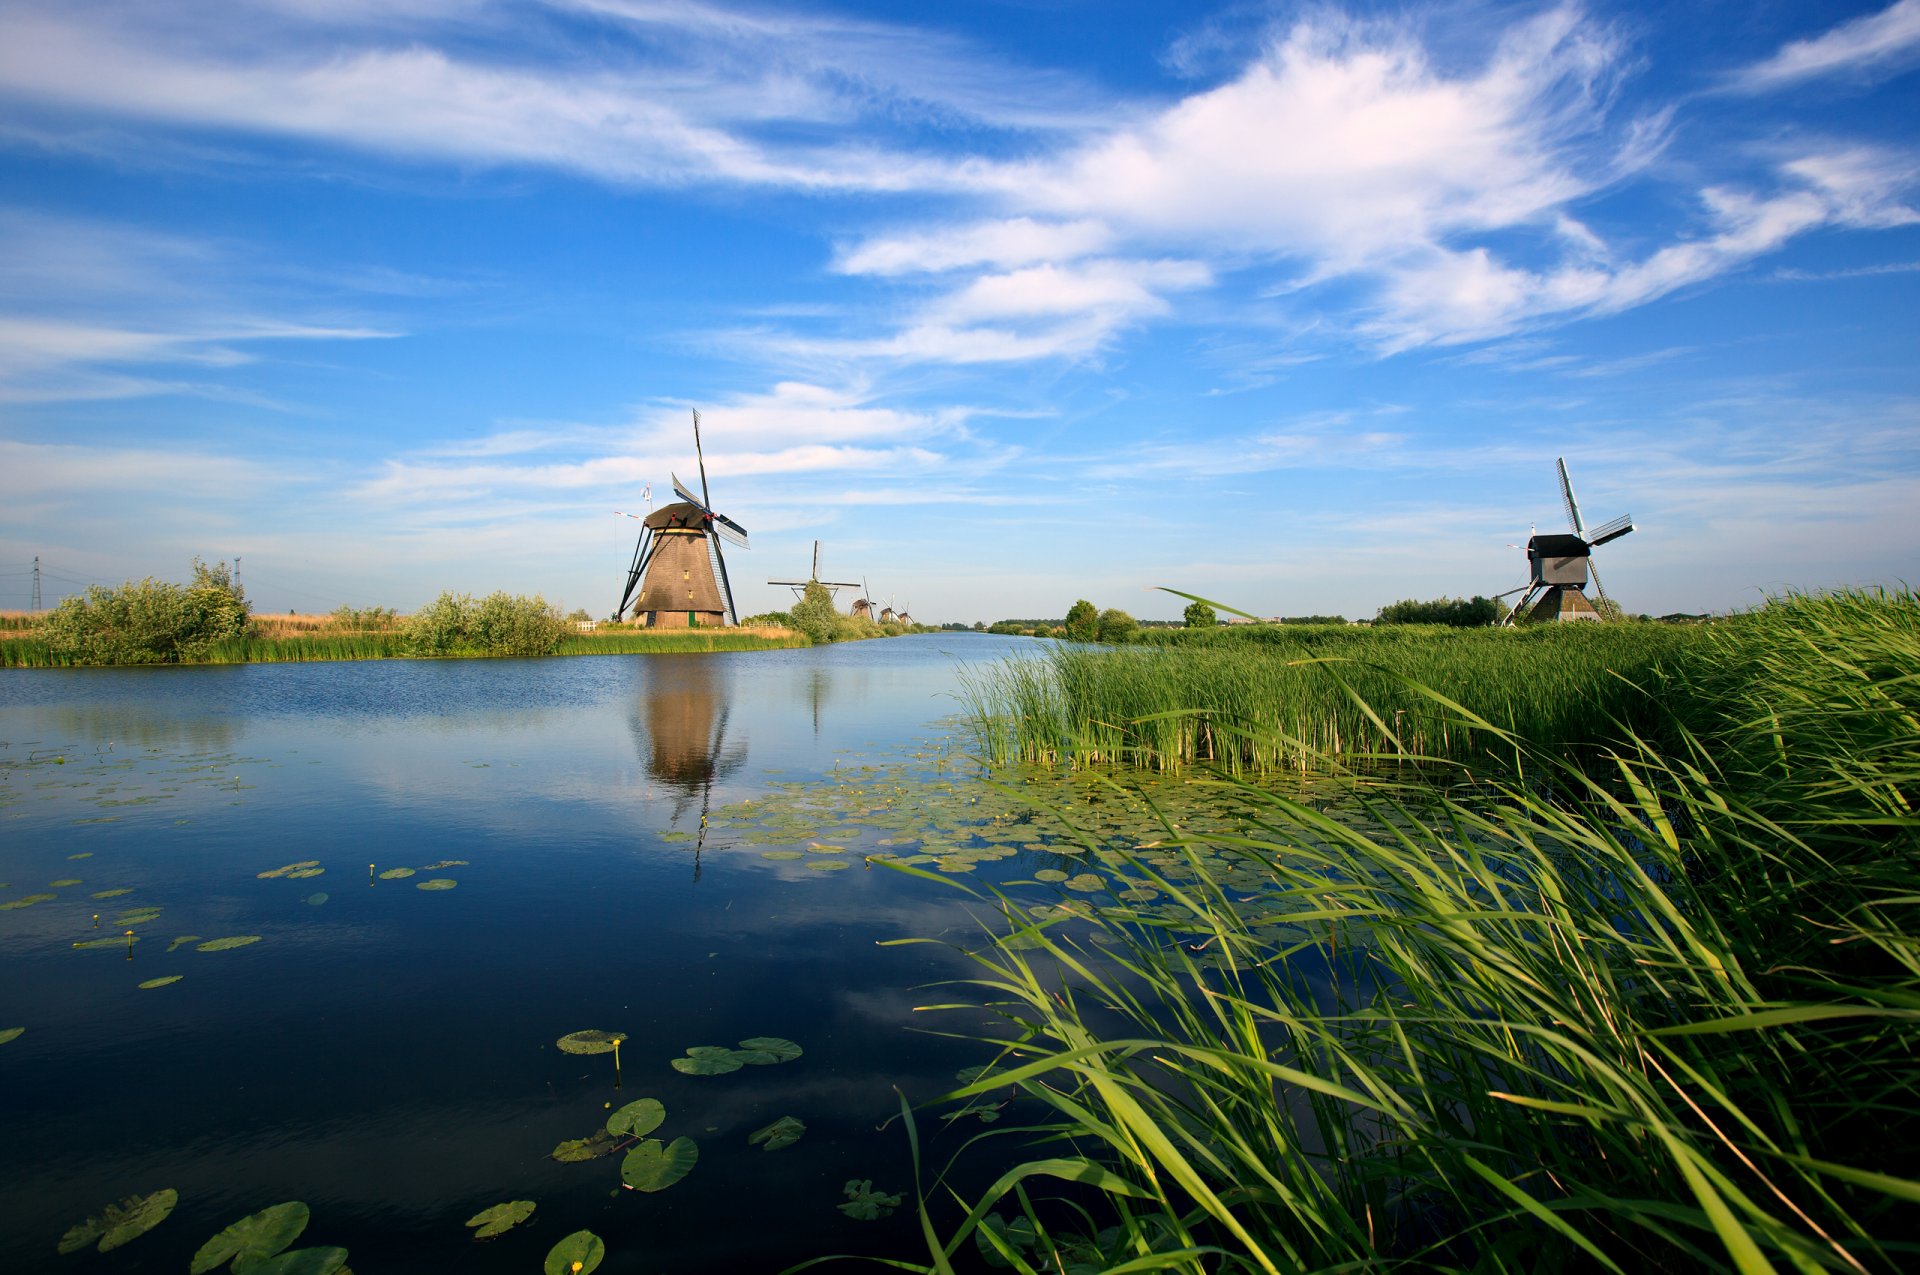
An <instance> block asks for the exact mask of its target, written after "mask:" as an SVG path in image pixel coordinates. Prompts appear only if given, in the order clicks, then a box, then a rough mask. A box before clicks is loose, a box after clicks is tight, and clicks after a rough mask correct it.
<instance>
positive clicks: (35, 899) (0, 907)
mask: <svg viewBox="0 0 1920 1275" xmlns="http://www.w3.org/2000/svg"><path fill="white" fill-rule="evenodd" d="M59 897H60V896H59V895H57V894H23V895H21V896H20V897H19V898H17V899H13V900H11V901H9V902H6V903H0V912H11V911H13V910H14V909H15V908H30V907H32V906H33V905H34V904H36V903H49V902H52V901H53V900H54V899H57V898H59Z"/></svg>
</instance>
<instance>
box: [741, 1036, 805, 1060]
mask: <svg viewBox="0 0 1920 1275" xmlns="http://www.w3.org/2000/svg"><path fill="white" fill-rule="evenodd" d="M740 1048H742V1049H746V1050H751V1051H753V1052H754V1053H761V1054H772V1055H773V1061H774V1062H792V1061H793V1060H794V1059H796V1058H798V1057H799V1056H800V1055H801V1054H804V1053H805V1052H806V1050H804V1049H802V1048H800V1046H798V1045H796V1044H794V1043H793V1042H792V1041H790V1040H788V1039H786V1038H785V1037H784V1036H754V1037H752V1038H750V1039H748V1040H743V1041H741V1042H740Z"/></svg>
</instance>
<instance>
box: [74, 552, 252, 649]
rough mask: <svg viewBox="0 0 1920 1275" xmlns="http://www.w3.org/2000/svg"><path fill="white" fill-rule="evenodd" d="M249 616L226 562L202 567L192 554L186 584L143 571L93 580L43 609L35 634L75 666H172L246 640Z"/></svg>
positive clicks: (249, 612)
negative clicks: (115, 580)
mask: <svg viewBox="0 0 1920 1275" xmlns="http://www.w3.org/2000/svg"><path fill="white" fill-rule="evenodd" d="M251 621H252V612H251V610H250V609H249V607H248V605H247V599H246V595H245V594H244V593H243V592H241V589H240V586H239V585H238V584H237V583H235V582H234V579H233V574H232V572H231V571H229V570H228V568H227V564H226V563H224V562H221V563H217V564H215V565H214V566H211V567H209V566H208V565H207V564H206V563H204V562H202V561H200V559H198V558H195V559H194V560H193V582H192V583H191V584H187V585H178V584H170V583H168V582H166V581H164V580H156V579H154V578H153V577H152V576H148V577H147V578H146V579H144V580H137V581H136V580H129V581H127V582H126V583H125V584H122V585H120V586H119V587H117V588H114V587H109V586H106V585H94V586H92V587H90V588H89V589H88V590H87V592H86V594H85V595H84V596H82V597H77V598H68V599H66V600H65V601H63V602H61V604H60V605H59V606H57V607H55V608H54V609H53V610H52V611H50V612H48V614H47V617H46V619H45V620H44V621H43V622H42V624H41V628H40V635H41V638H42V640H44V641H45V642H46V643H47V646H48V648H49V649H50V650H51V651H52V652H54V653H55V654H56V655H59V656H63V657H65V658H66V659H67V660H69V661H71V662H72V663H75V664H177V663H182V662H190V661H193V660H196V659H199V658H201V657H202V656H204V655H205V654H206V653H207V650H208V649H209V648H210V647H212V646H213V645H214V644H215V643H216V642H224V641H226V640H228V639H230V638H238V637H245V636H246V634H247V631H248V626H249V625H250V623H251Z"/></svg>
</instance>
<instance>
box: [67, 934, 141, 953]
mask: <svg viewBox="0 0 1920 1275" xmlns="http://www.w3.org/2000/svg"><path fill="white" fill-rule="evenodd" d="M139 941H140V936H139V935H137V934H136V935H134V936H133V939H132V942H135V943H138V942H139ZM127 943H128V939H127V937H126V936H125V935H122V934H109V935H108V936H107V937H105V938H101V939H88V940H86V941H85V942H84V943H75V944H74V945H73V946H74V950H75V951H84V950H86V949H87V948H93V947H125V946H126V945H127Z"/></svg>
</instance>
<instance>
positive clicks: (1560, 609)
mask: <svg viewBox="0 0 1920 1275" xmlns="http://www.w3.org/2000/svg"><path fill="white" fill-rule="evenodd" d="M1553 463H1554V467H1555V468H1556V469H1557V470H1558V471H1559V474H1560V497H1561V500H1562V501H1563V502H1564V503H1565V504H1566V507H1567V523H1568V525H1569V526H1571V527H1572V529H1573V530H1572V532H1571V533H1570V534H1548V535H1542V534H1540V533H1539V532H1535V533H1534V534H1533V535H1531V536H1529V537H1528V538H1527V575H1528V580H1527V582H1526V583H1525V584H1523V585H1521V586H1520V588H1518V589H1509V590H1507V593H1503V594H1501V595H1500V596H1501V597H1503V598H1504V597H1506V596H1507V594H1508V593H1520V594H1521V598H1520V601H1519V602H1517V603H1516V604H1515V605H1514V608H1513V611H1512V612H1511V613H1510V614H1509V615H1508V616H1507V623H1508V624H1512V623H1514V622H1515V621H1519V620H1599V619H1603V618H1605V617H1604V616H1603V615H1602V613H1601V611H1600V610H1599V609H1598V608H1596V607H1595V606H1594V605H1593V603H1592V602H1590V601H1588V600H1587V592H1586V590H1587V582H1588V581H1589V580H1591V581H1592V582H1593V592H1594V594H1595V595H1596V596H1597V597H1598V598H1599V599H1600V600H1601V601H1602V602H1604V603H1607V604H1608V606H1609V609H1611V604H1612V599H1611V598H1608V597H1607V591H1606V590H1605V589H1604V588H1602V587H1601V585H1600V572H1599V571H1598V569H1596V568H1595V567H1594V565H1593V551H1594V550H1595V549H1596V548H1598V547H1599V546H1600V545H1603V544H1606V543H1607V542H1608V541H1609V540H1618V539H1619V538H1620V537H1622V536H1624V535H1626V534H1627V533H1628V532H1630V531H1632V530H1633V515H1631V514H1621V515H1620V516H1619V517H1618V518H1615V519H1613V520H1612V521H1611V522H1607V523H1604V524H1602V525H1601V526H1598V527H1595V528H1593V529H1592V530H1588V528H1587V524H1586V520H1585V519H1583V518H1581V516H1580V502H1579V501H1578V500H1576V499H1574V495H1573V479H1572V478H1571V477H1569V476H1568V474H1567V462H1566V461H1565V460H1558V459H1557V460H1555V461H1554V462H1553ZM1523 590H1524V592H1522V591H1523Z"/></svg>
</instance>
